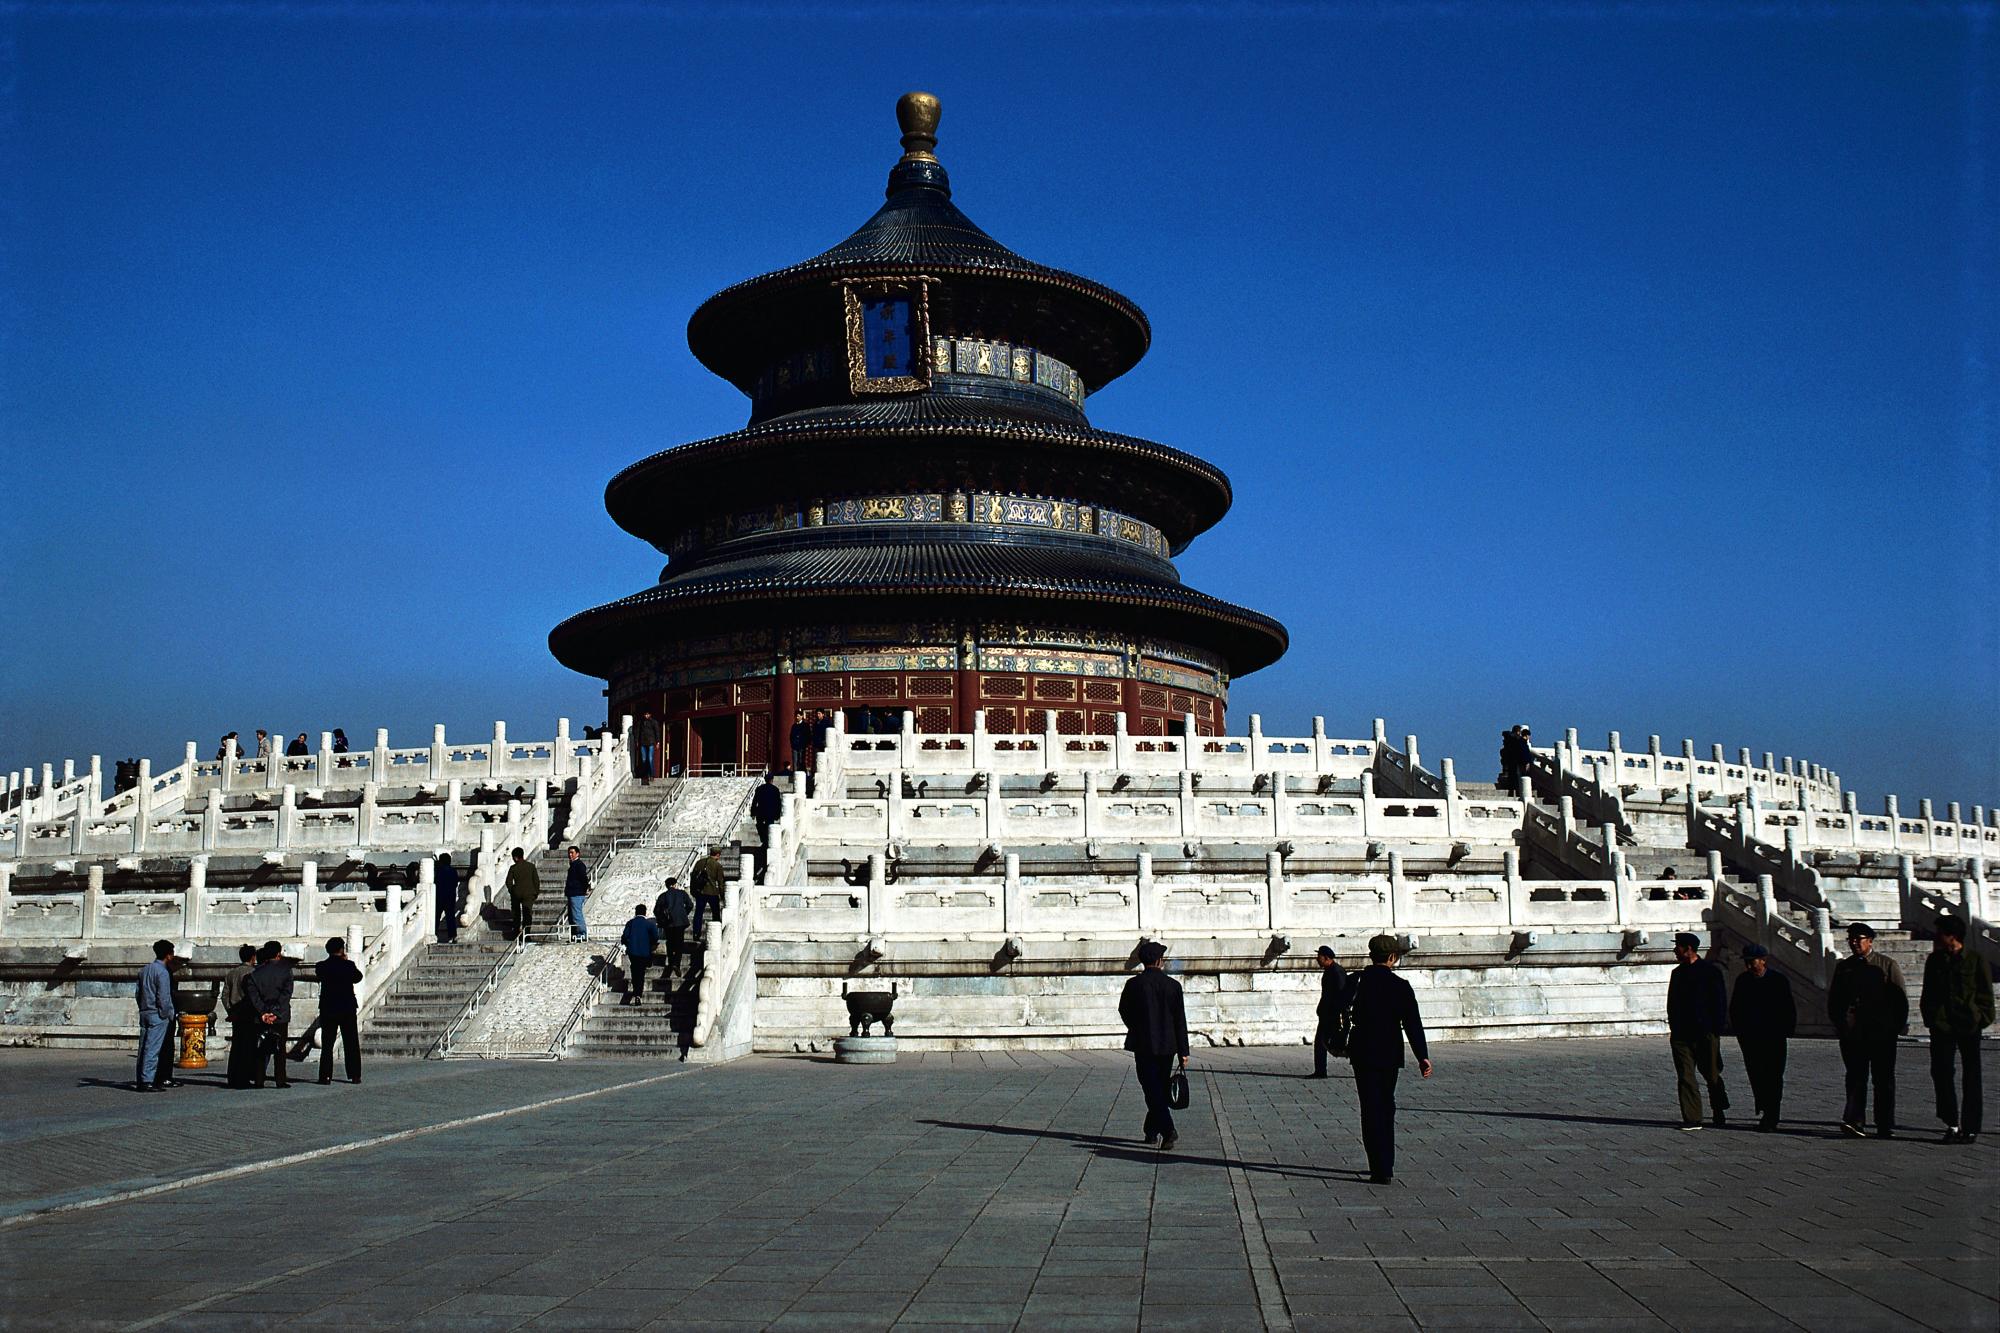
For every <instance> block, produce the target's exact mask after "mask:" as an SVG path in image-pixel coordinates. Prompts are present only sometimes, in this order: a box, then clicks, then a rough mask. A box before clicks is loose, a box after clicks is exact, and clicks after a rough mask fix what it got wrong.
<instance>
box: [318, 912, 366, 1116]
mask: <svg viewBox="0 0 2000 1333" xmlns="http://www.w3.org/2000/svg"><path fill="white" fill-rule="evenodd" d="M313 975H314V976H316V977H318V978H319V1023H320V1031H321V1033H322V1034H323V1035H322V1036H321V1037H320V1043H319V1081H320V1082H322V1083H331V1082H333V1039H334V1038H335V1037H336V1036H337V1037H339V1038H340V1042H341V1046H340V1049H341V1054H342V1055H344V1056H345V1057H346V1060H347V1081H348V1082H349V1083H359V1082H360V1081H361V1028H360V1025H359V1023H358V1021H357V1018H356V1016H357V1015H358V1014H359V1012H360V1009H361V1005H360V1002H359V1001H358V1000H357V999H356V997H355V994H354V988H355V987H356V986H359V985H360V984H361V969H360V968H358V967H356V966H355V965H354V960H353V959H352V958H349V957H348V956H347V941H346V940H344V939H341V938H340V937H339V936H338V935H336V936H334V937H333V938H332V939H330V940H328V941H327V942H326V957H325V958H322V959H321V960H320V961H319V962H317V963H315V964H313Z"/></svg>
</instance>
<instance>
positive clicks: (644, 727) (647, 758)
mask: <svg viewBox="0 0 2000 1333" xmlns="http://www.w3.org/2000/svg"><path fill="white" fill-rule="evenodd" d="M659 748H660V724H659V722H658V720H657V719H655V718H654V717H653V712H652V710H651V709H650V708H649V709H647V710H646V711H645V712H643V713H641V714H639V720H638V722H636V723H635V724H633V727H632V765H633V771H634V772H635V773H637V774H638V777H639V783H640V785H641V786H648V785H650V784H651V783H652V781H653V778H654V776H655V775H656V773H657V770H656V769H655V768H654V766H653V765H654V761H655V757H656V756H657V754H658V752H659Z"/></svg>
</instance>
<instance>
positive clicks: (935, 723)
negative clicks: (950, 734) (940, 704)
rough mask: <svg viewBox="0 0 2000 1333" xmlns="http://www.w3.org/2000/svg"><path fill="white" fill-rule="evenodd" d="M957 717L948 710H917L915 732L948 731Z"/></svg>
mask: <svg viewBox="0 0 2000 1333" xmlns="http://www.w3.org/2000/svg"><path fill="white" fill-rule="evenodd" d="M956 720H957V715H956V714H954V713H953V712H952V710H951V709H949V708H919V709H918V710H917V730H918V731H929V732H943V731H950V730H951V727H952V723H953V722H954V721H956Z"/></svg>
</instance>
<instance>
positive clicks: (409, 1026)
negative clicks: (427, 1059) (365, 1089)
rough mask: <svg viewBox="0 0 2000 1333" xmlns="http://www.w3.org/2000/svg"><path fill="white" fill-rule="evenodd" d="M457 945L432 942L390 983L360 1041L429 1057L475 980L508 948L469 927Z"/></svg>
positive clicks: (367, 1046) (379, 1051)
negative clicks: (464, 936) (464, 937)
mask: <svg viewBox="0 0 2000 1333" xmlns="http://www.w3.org/2000/svg"><path fill="white" fill-rule="evenodd" d="M464 934H465V935H468V936H479V937H478V938H469V939H464V940H462V941H461V942H459V943H456V944H439V943H437V942H436V941H432V942H430V943H429V944H426V945H425V946H424V950H423V953H422V954H421V955H420V956H418V957H417V958H415V959H412V960H411V961H410V963H409V964H408V965H407V966H406V967H404V969H403V970H402V972H401V973H400V974H399V975H398V976H397V977H396V979H395V981H393V982H392V983H390V987H389V993H388V994H387V995H385V996H383V997H382V1002H381V1003H380V1004H379V1005H377V1006H376V1007H375V1008H374V1009H373V1010H371V1011H370V1013H369V1015H368V1021H367V1022H366V1023H365V1024H364V1025H363V1026H362V1032H361V1044H362V1048H363V1049H364V1050H367V1051H368V1052H369V1053H370V1054H374V1055H416V1056H423V1055H428V1054H429V1053H430V1050H431V1048H432V1047H433V1046H435V1045H437V1041H438V1038H439V1037H441V1036H443V1035H444V1030H445V1028H446V1027H448V1026H450V1024H451V1020H452V1019H454V1018H456V1017H457V1016H458V1013H459V1011H460V1010H461V1009H463V1008H464V1007H465V1002H466V1001H467V1000H469V999H471V998H472V993H473V992H474V991H475V990H477V989H478V987H479V983H480V982H482V981H484V980H485V979H486V975H487V974H488V973H489V972H491V971H492V970H493V965H494V964H495V963H497V962H499V961H500V959H501V958H502V957H503V956H504V955H505V954H506V952H507V948H508V945H507V942H506V941H505V940H503V939H501V938H499V937H498V936H497V935H486V934H485V933H484V932H477V931H467V932H464Z"/></svg>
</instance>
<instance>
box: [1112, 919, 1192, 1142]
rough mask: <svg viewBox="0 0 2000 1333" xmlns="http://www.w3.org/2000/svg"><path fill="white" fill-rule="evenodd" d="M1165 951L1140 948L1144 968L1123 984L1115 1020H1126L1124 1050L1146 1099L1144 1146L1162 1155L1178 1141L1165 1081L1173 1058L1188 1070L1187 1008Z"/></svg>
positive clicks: (1156, 945)
mask: <svg viewBox="0 0 2000 1333" xmlns="http://www.w3.org/2000/svg"><path fill="white" fill-rule="evenodd" d="M1166 957H1167V946H1166V945H1164V944H1161V943H1160V942H1159V941H1158V940H1147V941H1146V942H1145V943H1143V944H1141V945H1140V946H1139V961H1140V962H1141V963H1143V964H1145V966H1144V967H1143V968H1141V969H1140V971H1139V975H1137V976H1135V977H1133V978H1132V979H1131V980H1130V981H1128V982H1126V983H1125V993H1124V994H1123V995H1121V996H1119V997H1118V1017H1120V1018H1122V1019H1124V1020H1125V1049H1126V1050H1128V1051H1130V1052H1132V1062H1133V1064H1135V1065H1136V1066H1138V1071H1139V1087H1140V1089H1141V1090H1142V1091H1144V1092H1145V1094H1146V1125H1145V1136H1146V1142H1147V1143H1149V1144H1151V1143H1158V1144H1159V1145H1160V1151H1161V1152H1172V1151H1173V1150H1174V1144H1176V1143H1178V1142H1179V1141H1180V1139H1179V1136H1178V1135H1176V1134H1175V1133H1174V1113H1173V1109H1172V1108H1171V1107H1169V1106H1168V1105H1167V1078H1168V1076H1169V1075H1170V1074H1172V1073H1173V1067H1174V1057H1175V1056H1179V1057H1180V1062H1181V1068H1182V1069H1186V1068H1187V1062H1188V1035H1187V1005H1186V1003H1185V1002H1184V1001H1183V999H1182V997H1181V983H1180V982H1178V981H1175V980H1174V979H1173V978H1172V977H1170V976H1168V975H1167V974H1166V972H1165V970H1164V964H1165V961H1166Z"/></svg>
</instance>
